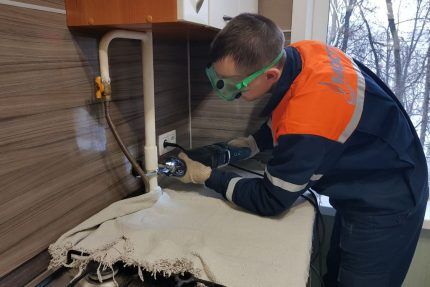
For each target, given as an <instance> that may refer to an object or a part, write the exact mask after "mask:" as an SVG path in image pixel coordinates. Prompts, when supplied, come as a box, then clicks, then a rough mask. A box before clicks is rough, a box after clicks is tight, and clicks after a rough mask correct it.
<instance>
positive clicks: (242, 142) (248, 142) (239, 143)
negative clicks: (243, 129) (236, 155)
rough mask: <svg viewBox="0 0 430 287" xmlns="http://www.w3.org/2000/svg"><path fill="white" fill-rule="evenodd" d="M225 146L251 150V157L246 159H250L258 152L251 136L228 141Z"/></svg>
mask: <svg viewBox="0 0 430 287" xmlns="http://www.w3.org/2000/svg"><path fill="white" fill-rule="evenodd" d="M227 144H228V145H231V146H234V147H247V148H249V149H250V150H251V155H250V156H249V157H248V158H251V157H253V156H255V155H256V154H257V153H259V152H260V150H259V149H258V146H257V143H256V142H255V139H254V137H253V136H248V137H240V138H236V139H233V140H231V141H229V142H228V143H227Z"/></svg>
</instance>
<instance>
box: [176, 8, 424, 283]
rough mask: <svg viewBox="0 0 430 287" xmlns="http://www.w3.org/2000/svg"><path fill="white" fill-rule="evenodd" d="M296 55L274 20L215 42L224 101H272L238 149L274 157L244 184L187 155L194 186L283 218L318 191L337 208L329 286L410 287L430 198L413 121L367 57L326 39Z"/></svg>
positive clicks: (242, 19) (303, 45)
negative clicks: (264, 118)
mask: <svg viewBox="0 0 430 287" xmlns="http://www.w3.org/2000/svg"><path fill="white" fill-rule="evenodd" d="M283 47H284V37H283V34H282V32H281V31H280V30H279V29H278V28H277V27H276V25H275V24H274V23H273V22H272V21H270V20H269V19H267V18H265V17H263V16H259V15H253V14H241V15H239V16H237V17H235V18H234V19H233V20H231V21H230V22H229V23H228V24H227V25H226V27H225V28H224V29H223V30H222V31H220V32H219V34H218V35H217V36H216V37H215V39H214V40H213V42H212V45H211V50H210V56H211V59H210V60H211V66H209V67H208V68H207V69H206V73H207V75H208V77H209V79H210V81H211V83H212V86H213V88H214V90H215V92H216V93H217V95H218V96H220V97H221V98H223V99H225V100H234V99H236V98H239V97H240V98H242V99H244V100H246V101H253V100H256V99H259V98H261V97H263V96H264V95H265V94H267V93H270V94H271V95H270V99H269V101H268V104H267V106H266V112H267V114H268V115H270V118H269V120H268V121H267V123H265V124H264V125H263V126H262V127H261V128H260V129H259V130H258V131H257V132H256V133H255V134H253V135H251V136H249V137H248V138H239V139H235V140H233V141H231V142H229V144H231V145H234V146H242V147H249V148H250V150H251V151H252V155H255V154H256V153H258V152H259V151H263V150H266V149H273V157H272V159H271V160H270V161H269V163H268V165H267V168H266V171H265V174H264V178H262V179H256V178H253V179H250V178H241V177H240V176H238V175H237V174H235V173H232V172H225V171H220V170H217V169H213V170H211V168H209V167H207V166H204V165H202V164H201V163H198V162H195V161H192V160H191V159H189V158H188V157H187V156H186V155H185V154H181V155H180V157H181V158H182V159H184V160H185V161H186V163H187V166H188V171H187V174H186V175H185V176H184V177H183V178H182V180H183V181H184V182H193V183H198V184H205V185H206V186H207V187H209V188H212V189H214V190H215V191H216V192H219V193H221V194H222V195H223V196H224V197H225V198H226V199H227V200H229V201H231V202H233V203H235V204H236V205H238V206H240V207H242V208H244V209H246V210H249V211H250V212H253V213H257V214H260V215H263V216H273V215H278V214H280V213H282V212H284V211H286V210H287V209H288V208H289V207H290V206H291V204H293V203H294V201H295V200H296V199H297V198H298V197H299V196H300V195H301V194H302V193H304V192H305V191H306V190H307V189H308V188H310V187H312V188H313V189H314V190H316V191H317V192H318V193H320V194H324V195H327V196H329V197H330V203H331V204H332V205H333V207H334V208H335V209H336V211H337V213H336V218H335V226H334V230H333V234H332V238H331V248H330V251H329V254H328V258H327V263H328V272H327V274H326V275H325V276H324V281H325V285H326V286H348V287H353V286H360V287H362V286H366V287H371V286H378V287H383V286H387V287H388V286H389V287H394V286H401V284H402V282H403V280H404V278H405V276H406V273H407V270H408V268H409V265H410V262H411V260H412V257H413V253H414V251H415V247H416V244H417V241H418V237H419V234H420V231H421V227H422V223H423V217H424V212H425V206H426V202H427V199H428V181H427V165H426V160H425V157H424V154H423V150H422V147H421V145H420V141H419V139H418V136H417V134H416V132H415V130H414V126H413V125H412V123H411V121H410V119H409V117H408V115H407V114H406V112H405V110H404V109H403V107H402V106H401V104H400V103H399V102H398V101H397V99H396V97H395V96H394V94H393V93H392V92H391V91H390V89H389V88H388V87H387V86H386V85H385V84H384V83H383V82H382V81H381V80H380V79H379V78H377V76H376V75H375V74H373V73H372V72H371V71H370V70H369V69H368V68H366V67H365V66H364V65H363V64H361V63H360V62H358V61H355V60H352V59H351V58H349V57H348V56H346V55H345V54H344V53H342V51H340V50H339V49H337V48H334V47H330V46H327V45H325V44H323V43H319V42H316V41H301V42H297V43H293V44H292V45H290V46H288V47H287V48H285V49H284V48H283Z"/></svg>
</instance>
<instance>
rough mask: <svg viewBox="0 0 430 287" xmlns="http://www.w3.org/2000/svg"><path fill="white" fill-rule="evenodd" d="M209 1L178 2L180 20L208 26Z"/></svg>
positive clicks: (188, 0)
mask: <svg viewBox="0 0 430 287" xmlns="http://www.w3.org/2000/svg"><path fill="white" fill-rule="evenodd" d="M208 1H209V0H178V2H177V7H178V20H179V21H187V22H192V23H199V24H204V25H208V7H209V5H208Z"/></svg>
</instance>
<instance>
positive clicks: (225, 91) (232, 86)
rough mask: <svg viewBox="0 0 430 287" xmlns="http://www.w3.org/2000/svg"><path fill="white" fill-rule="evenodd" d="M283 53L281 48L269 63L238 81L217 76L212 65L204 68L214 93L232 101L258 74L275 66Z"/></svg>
mask: <svg viewBox="0 0 430 287" xmlns="http://www.w3.org/2000/svg"><path fill="white" fill-rule="evenodd" d="M284 54H285V50H284V49H282V51H281V53H279V55H278V56H277V57H276V58H275V60H273V61H272V62H271V63H270V64H269V65H267V66H265V67H264V68H262V69H261V70H258V71H257V72H254V73H252V74H251V75H249V76H248V77H246V78H245V79H243V80H242V81H240V82H239V83H238V82H237V81H234V80H232V79H228V78H224V79H223V78H220V77H218V75H217V73H216V72H215V68H214V66H213V65H210V66H208V67H207V68H206V75H207V76H208V78H209V81H210V82H211V85H212V88H213V89H214V90H215V93H216V94H217V96H218V97H220V98H221V99H223V100H226V101H233V100H234V99H237V98H239V97H240V96H241V95H242V92H243V91H244V90H245V89H246V87H248V85H249V84H250V83H251V82H252V81H254V80H255V79H256V78H257V77H258V76H260V75H262V74H263V73H264V72H266V71H267V70H268V69H270V68H272V67H273V66H275V65H276V64H277V63H278V62H279V61H280V60H281V58H282V56H283V55H284Z"/></svg>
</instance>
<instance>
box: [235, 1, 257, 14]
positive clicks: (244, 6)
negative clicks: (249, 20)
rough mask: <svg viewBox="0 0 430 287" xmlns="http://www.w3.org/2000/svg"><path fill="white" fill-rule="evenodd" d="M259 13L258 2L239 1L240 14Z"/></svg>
mask: <svg viewBox="0 0 430 287" xmlns="http://www.w3.org/2000/svg"><path fill="white" fill-rule="evenodd" d="M245 12H246V13H258V0H239V12H238V14H240V13H245Z"/></svg>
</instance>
